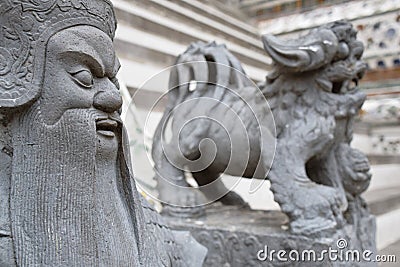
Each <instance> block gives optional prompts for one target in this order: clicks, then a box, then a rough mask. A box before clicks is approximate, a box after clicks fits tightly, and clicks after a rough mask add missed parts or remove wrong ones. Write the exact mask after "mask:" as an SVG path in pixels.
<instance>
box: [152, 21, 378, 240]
mask: <svg viewBox="0 0 400 267" xmlns="http://www.w3.org/2000/svg"><path fill="white" fill-rule="evenodd" d="M262 41H263V44H264V47H265V51H266V52H267V53H268V54H269V56H270V57H271V58H272V59H273V61H274V64H273V67H272V70H271V71H270V72H269V73H268V75H267V77H266V82H265V83H264V84H261V85H260V86H259V87H258V86H256V85H255V84H253V83H252V82H251V81H250V80H249V79H248V78H247V76H246V75H245V74H244V70H243V68H242V66H241V64H240V62H239V60H238V59H237V58H236V57H235V56H233V55H232V54H231V53H230V52H229V51H228V50H227V48H226V47H225V46H224V45H217V44H216V43H209V44H205V43H202V42H198V43H194V44H192V45H191V46H190V47H189V48H188V49H187V50H186V51H185V52H184V53H183V54H181V55H180V56H179V57H178V58H177V61H176V63H177V64H176V66H175V68H174V69H173V70H172V71H171V76H170V84H169V85H170V88H171V90H170V92H169V94H168V104H167V108H166V110H165V112H164V115H163V117H162V119H161V121H160V123H159V125H158V128H157V130H156V133H155V136H154V143H153V149H152V156H153V159H154V162H155V169H156V171H157V173H158V177H157V178H158V189H159V192H160V199H161V200H163V201H164V202H165V203H166V205H165V206H164V212H165V213H170V214H175V213H179V212H182V211H185V210H190V211H192V212H193V213H201V211H202V207H201V206H200V204H205V203H207V200H209V201H212V200H217V199H218V200H219V201H220V202H222V203H223V204H227V205H242V206H245V205H246V203H245V202H244V201H243V200H242V198H241V197H240V196H239V195H237V194H236V193H234V192H232V191H230V190H229V188H227V187H226V186H225V185H224V183H222V182H221V179H218V178H219V177H220V175H221V173H224V174H229V175H232V176H239V177H245V178H253V179H269V180H270V182H271V190H272V191H273V193H274V199H275V201H276V202H277V203H279V205H280V207H281V209H282V211H283V212H284V213H286V214H287V215H288V217H289V220H290V230H291V231H292V232H294V233H302V234H314V233H317V232H321V231H325V230H328V229H334V228H337V227H340V226H341V225H343V224H344V223H345V222H346V220H348V221H349V220H351V219H350V217H351V216H348V214H347V212H348V210H349V205H350V204H352V203H354V202H357V203H358V202H360V201H361V200H360V198H359V195H360V194H361V193H362V192H363V191H365V190H366V188H367V187H368V185H369V182H370V178H371V175H370V173H369V163H368V160H367V158H366V157H365V155H363V154H362V153H361V152H359V151H357V150H356V149H354V148H351V147H350V142H351V140H352V135H353V133H352V125H353V121H354V119H355V116H356V115H357V113H358V111H359V110H360V108H361V106H362V104H363V102H364V100H365V94H364V93H363V92H361V91H360V90H359V89H358V88H357V85H358V81H359V80H360V79H361V78H362V76H363V74H364V72H365V70H366V64H365V63H363V62H362V60H361V56H362V54H363V50H364V47H363V44H362V43H361V42H360V41H358V40H357V38H356V31H355V30H354V28H353V27H352V25H351V24H350V23H349V22H347V21H337V22H333V23H330V24H327V25H324V26H321V27H319V28H316V29H314V30H312V31H311V32H310V33H308V34H307V35H305V36H302V37H300V38H297V39H292V40H281V39H278V38H276V37H274V36H272V35H264V36H263V37H262ZM188 173H191V174H192V176H193V178H194V180H195V182H196V183H197V187H198V188H194V187H193V186H191V185H190V184H189V183H188V177H187V174H188ZM195 187H196V186H195ZM200 192H202V194H200ZM204 198H206V199H207V200H204ZM361 202H362V201H361ZM185 207H191V208H190V209H185Z"/></svg>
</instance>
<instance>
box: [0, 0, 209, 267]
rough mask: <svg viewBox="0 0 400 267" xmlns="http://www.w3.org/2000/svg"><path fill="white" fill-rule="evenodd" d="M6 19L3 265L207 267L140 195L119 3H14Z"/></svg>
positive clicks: (0, 80)
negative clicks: (123, 85)
mask: <svg viewBox="0 0 400 267" xmlns="http://www.w3.org/2000/svg"><path fill="white" fill-rule="evenodd" d="M0 20H1V25H2V27H1V29H0V60H1V61H0V121H1V124H0V128H1V130H0V150H1V152H0V159H1V161H0V162H1V163H0V179H1V180H0V266H193V264H195V265H196V266H200V265H201V262H202V259H203V257H204V255H205V253H206V250H205V248H204V247H202V246H201V245H199V244H198V243H197V242H196V241H194V240H191V239H190V236H188V233H186V235H185V234H184V233H177V234H174V233H175V232H173V231H170V230H169V229H168V227H167V226H166V224H165V223H164V222H163V220H162V218H161V217H160V216H159V215H158V213H157V212H156V211H155V210H154V209H152V207H150V206H149V204H148V203H146V202H145V201H144V200H142V198H141V196H140V195H139V193H138V192H137V190H136V187H135V181H134V179H133V176H132V173H133V172H132V170H131V169H130V166H131V163H130V159H129V149H128V145H127V138H126V134H125V131H124V128H123V125H122V122H121V119H120V117H119V111H120V108H121V105H122V99H121V97H120V95H119V92H118V82H117V80H116V78H115V77H116V74H117V72H118V69H119V62H118V59H117V58H116V56H115V52H114V48H113V44H112V39H113V37H114V33H115V27H116V21H115V18H114V12H113V9H112V5H111V3H110V2H109V1H107V0H80V1H73V0H67V1H64V0H50V1H31V0H6V1H2V3H1V4H0ZM183 246H188V247H189V248H191V249H192V251H191V252H193V253H194V255H195V256H194V255H191V254H189V255H188V251H189V250H188V248H186V250H183V249H179V247H181V248H182V247H183ZM194 258H195V260H194ZM192 262H193V264H192Z"/></svg>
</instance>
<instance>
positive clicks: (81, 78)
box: [71, 70, 93, 88]
mask: <svg viewBox="0 0 400 267" xmlns="http://www.w3.org/2000/svg"><path fill="white" fill-rule="evenodd" d="M71 76H72V77H73V78H74V80H75V82H76V83H78V85H80V86H83V87H85V88H91V87H92V86H93V75H92V73H91V72H90V71H88V70H80V71H77V72H74V73H71Z"/></svg>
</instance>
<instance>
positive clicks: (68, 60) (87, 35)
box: [39, 26, 122, 139]
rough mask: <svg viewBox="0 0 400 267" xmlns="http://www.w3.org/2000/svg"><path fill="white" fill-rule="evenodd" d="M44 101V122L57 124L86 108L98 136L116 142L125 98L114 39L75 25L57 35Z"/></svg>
mask: <svg viewBox="0 0 400 267" xmlns="http://www.w3.org/2000/svg"><path fill="white" fill-rule="evenodd" d="M45 60H46V64H45V76H44V81H43V89H42V94H41V98H40V99H39V101H40V111H41V115H42V119H43V122H44V123H45V124H47V125H54V124H55V123H57V122H58V121H59V120H60V119H61V117H62V116H63V115H64V113H65V112H66V111H68V110H71V109H74V110H77V109H86V110H88V111H90V113H91V114H92V115H93V114H94V116H92V117H93V118H94V120H95V122H96V131H97V134H98V136H101V137H102V138H106V139H114V137H115V129H116V128H117V125H118V123H117V122H118V121H119V116H118V110H119V109H120V108H121V105H122V99H121V96H120V94H119V92H118V88H117V82H116V78H115V76H116V74H117V71H118V69H119V66H120V65H119V62H118V59H117V58H116V55H115V52H114V48H113V45H112V40H111V39H110V38H109V37H108V35H106V34H105V33H104V32H102V31H101V30H99V29H97V28H95V27H92V26H75V27H71V28H68V29H65V30H63V31H60V32H58V33H56V34H55V35H53V36H52V37H51V38H50V40H49V42H48V44H47V50H46V59H45Z"/></svg>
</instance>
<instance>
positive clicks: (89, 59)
mask: <svg viewBox="0 0 400 267" xmlns="http://www.w3.org/2000/svg"><path fill="white" fill-rule="evenodd" d="M60 55H63V56H67V57H68V58H69V59H74V60H75V61H76V62H79V63H83V64H84V65H86V66H87V67H88V68H89V69H90V70H91V72H92V73H93V74H94V75H95V76H97V77H102V76H104V68H103V66H102V64H101V63H100V62H99V61H98V60H97V59H96V58H95V57H93V56H92V55H90V54H87V53H85V52H82V51H65V52H62V53H60Z"/></svg>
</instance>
